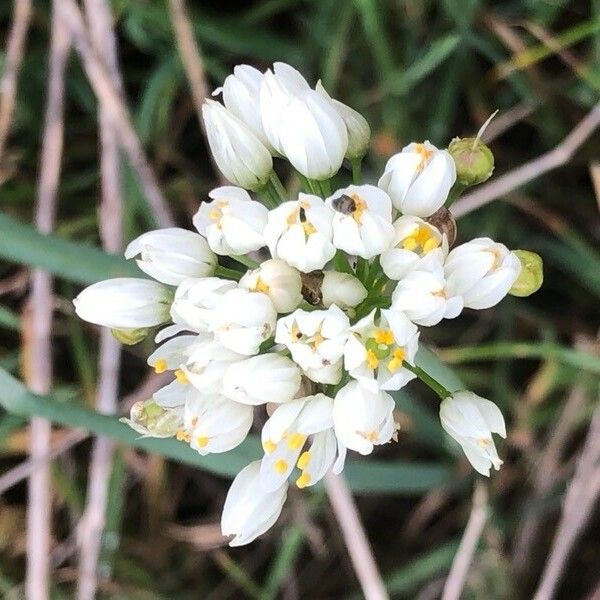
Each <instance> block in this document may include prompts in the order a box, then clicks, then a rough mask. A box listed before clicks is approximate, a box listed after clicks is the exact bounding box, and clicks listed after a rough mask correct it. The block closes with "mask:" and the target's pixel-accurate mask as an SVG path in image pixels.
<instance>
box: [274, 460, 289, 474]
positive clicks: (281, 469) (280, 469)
mask: <svg viewBox="0 0 600 600" xmlns="http://www.w3.org/2000/svg"><path fill="white" fill-rule="evenodd" d="M273 468H274V469H275V471H277V473H279V474H280V475H283V474H284V473H285V472H286V471H287V468H288V464H287V461H285V460H283V458H280V459H279V460H278V461H276V462H275V464H274V465H273Z"/></svg>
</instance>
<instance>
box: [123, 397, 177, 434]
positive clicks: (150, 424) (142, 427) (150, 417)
mask: <svg viewBox="0 0 600 600" xmlns="http://www.w3.org/2000/svg"><path fill="white" fill-rule="evenodd" d="M119 420H120V421H121V423H126V424H127V425H129V426H130V427H131V428H132V429H134V430H135V431H137V432H138V433H140V434H142V435H146V436H150V437H158V438H165V437H172V436H174V435H176V434H177V433H178V432H179V431H180V430H181V427H182V425H183V419H182V417H181V415H179V414H177V412H174V411H171V410H168V409H166V408H163V407H162V406H159V405H158V404H157V403H156V401H154V400H152V399H151V400H146V401H143V400H140V401H139V402H136V403H135V404H134V405H133V406H132V407H131V412H130V415H129V419H126V418H122V419H119Z"/></svg>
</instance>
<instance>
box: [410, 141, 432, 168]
mask: <svg viewBox="0 0 600 600" xmlns="http://www.w3.org/2000/svg"><path fill="white" fill-rule="evenodd" d="M414 151H415V152H416V153H417V154H418V155H419V156H420V157H421V162H420V163H419V166H418V167H417V171H422V170H423V169H424V168H425V167H426V166H427V162H428V161H429V159H430V158H431V157H432V156H433V150H428V149H427V146H425V144H415V147H414Z"/></svg>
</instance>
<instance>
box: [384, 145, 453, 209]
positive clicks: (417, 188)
mask: <svg viewBox="0 0 600 600" xmlns="http://www.w3.org/2000/svg"><path fill="white" fill-rule="evenodd" d="M455 181H456V167H455V165H454V160H453V159H452V157H451V156H450V154H449V153H448V151H447V150H438V149H437V148H436V147H435V146H434V145H433V144H430V143H429V142H423V143H422V144H417V143H414V142H413V143H412V144H409V145H408V146H406V147H405V148H403V149H402V152H399V153H398V154H394V156H392V157H391V158H390V159H389V160H388V162H387V164H386V165H385V172H384V174H383V175H382V177H381V178H380V179H379V183H378V185H379V187H380V188H381V189H382V190H385V191H386V192H387V193H388V194H389V195H390V198H391V199H392V202H393V203H394V206H395V207H396V208H397V209H398V210H399V211H400V212H401V213H402V214H403V215H412V216H415V217H428V216H430V215H432V214H433V213H434V212H436V211H437V210H438V209H439V208H441V207H442V206H443V205H444V202H445V201H446V198H447V197H448V194H449V192H450V188H451V187H452V186H453V185H454V182H455Z"/></svg>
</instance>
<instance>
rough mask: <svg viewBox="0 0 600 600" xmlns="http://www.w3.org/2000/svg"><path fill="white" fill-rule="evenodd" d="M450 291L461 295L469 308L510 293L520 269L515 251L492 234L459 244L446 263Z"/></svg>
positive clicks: (486, 304) (487, 305)
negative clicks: (490, 236) (498, 241)
mask: <svg viewBox="0 0 600 600" xmlns="http://www.w3.org/2000/svg"><path fill="white" fill-rule="evenodd" d="M444 272H445V275H446V285H447V289H448V292H449V293H450V294H451V295H454V296H461V297H462V299H463V302H464V305H465V306H466V307H467V308H475V309H484V308H490V307H491V306H494V305H495V304H498V302H500V300H502V298H504V296H506V294H508V292H509V290H510V288H511V287H512V285H513V283H514V282H515V281H516V280H517V277H519V273H520V272H521V262H520V261H519V258H518V256H517V255H516V254H514V253H513V252H510V251H509V249H508V248H507V247H506V246H504V245H503V244H498V243H496V242H494V241H493V240H491V239H490V238H477V239H475V240H471V241H470V242H467V243H466V244H461V245H460V246H457V247H456V248H454V249H453V250H451V251H450V254H448V258H447V259H446V262H445V263H444Z"/></svg>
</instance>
